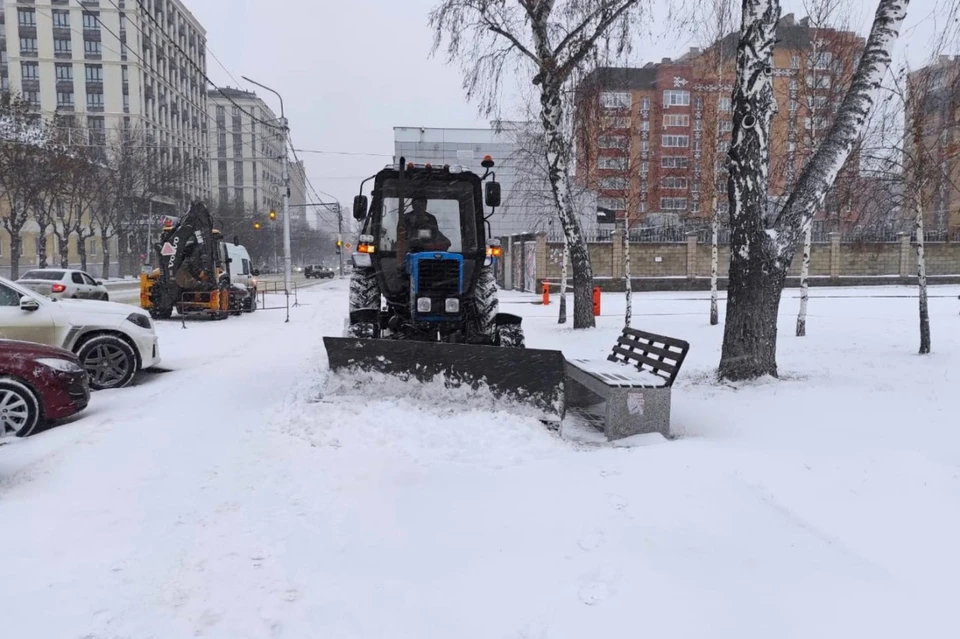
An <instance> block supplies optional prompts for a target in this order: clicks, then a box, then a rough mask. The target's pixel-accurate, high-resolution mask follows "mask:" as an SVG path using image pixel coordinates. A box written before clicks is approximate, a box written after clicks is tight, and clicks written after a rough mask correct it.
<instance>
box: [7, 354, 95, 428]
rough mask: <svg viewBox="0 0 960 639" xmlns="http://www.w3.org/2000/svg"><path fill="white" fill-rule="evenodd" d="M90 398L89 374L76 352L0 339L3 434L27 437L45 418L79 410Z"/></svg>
mask: <svg viewBox="0 0 960 639" xmlns="http://www.w3.org/2000/svg"><path fill="white" fill-rule="evenodd" d="M89 401H90V381H89V377H88V376H87V373H86V371H84V370H83V367H82V366H80V360H79V359H77V356H76V355H74V354H73V353H71V352H70V351H67V350H64V349H62V348H57V347H55V346H46V345H44V344H35V343H33V342H21V341H16V340H8V339H0V437H4V436H8V435H17V436H18V437H26V436H27V435H29V434H30V433H32V432H33V431H34V430H35V429H36V428H37V426H38V425H40V424H42V423H44V422H51V421H55V420H58V419H64V418H65V417H70V416H71V415H74V414H76V413H79V412H80V411H82V410H83V409H84V408H86V407H87V403H88V402H89Z"/></svg>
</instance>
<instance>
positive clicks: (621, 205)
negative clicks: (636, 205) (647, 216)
mask: <svg viewBox="0 0 960 639" xmlns="http://www.w3.org/2000/svg"><path fill="white" fill-rule="evenodd" d="M597 207H603V208H605V209H612V210H614V211H624V210H626V208H627V200H626V199H624V198H622V197H598V198H597Z"/></svg>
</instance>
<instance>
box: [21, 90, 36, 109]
mask: <svg viewBox="0 0 960 639" xmlns="http://www.w3.org/2000/svg"><path fill="white" fill-rule="evenodd" d="M23 101H24V102H26V103H27V104H29V105H30V106H40V92H39V91H24V92H23Z"/></svg>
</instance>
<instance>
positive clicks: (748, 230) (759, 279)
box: [719, 0, 908, 380]
mask: <svg viewBox="0 0 960 639" xmlns="http://www.w3.org/2000/svg"><path fill="white" fill-rule="evenodd" d="M907 4H908V2H907V0H880V2H879V6H878V8H877V12H876V14H875V16H874V20H873V25H872V27H871V31H870V36H869V38H868V39H867V44H866V48H865V50H864V53H863V55H862V56H861V58H860V62H859V64H858V66H857V70H856V72H855V74H854V77H853V81H852V83H851V87H850V90H849V91H848V92H847V94H846V95H845V96H844V99H843V102H842V103H841V105H840V106H839V108H838V110H837V114H836V118H835V120H834V122H833V124H832V126H831V127H830V129H829V131H828V132H827V134H826V135H825V136H824V140H823V143H822V144H821V145H820V147H819V148H818V149H817V151H816V152H815V153H814V154H813V156H812V158H811V159H810V161H809V162H808V163H807V165H806V166H805V167H804V169H803V171H802V172H801V174H800V176H799V179H798V180H797V183H796V186H795V187H794V188H793V189H792V191H791V192H790V194H789V196H788V197H787V198H786V201H785V203H784V204H783V206H782V207H780V209H779V210H778V211H777V212H776V215H774V216H771V222H770V223H769V224H768V223H767V221H766V217H767V213H768V205H769V200H768V186H769V167H770V143H769V142H770V120H771V118H772V116H773V115H774V113H775V112H776V109H777V104H776V101H775V99H774V95H773V85H772V75H773V48H774V44H775V42H776V28H777V23H778V21H779V19H780V2H779V0H744V2H743V17H742V25H741V29H740V40H739V43H738V47H737V81H736V85H735V87H734V94H733V109H734V112H733V142H732V145H731V147H730V163H729V166H730V176H729V179H728V199H729V204H730V227H731V239H730V279H729V286H728V291H727V313H726V324H725V327H724V339H723V347H722V352H721V358H720V367H719V373H720V376H721V377H722V378H724V379H729V380H741V379H753V378H757V377H762V376H765V375H771V376H774V377H776V376H777V358H776V349H777V314H778V311H779V308H780V298H781V294H782V292H783V285H784V282H785V280H786V274H787V268H788V267H789V265H790V263H791V261H792V260H793V256H794V254H795V252H796V249H797V245H798V243H799V240H800V239H801V235H802V233H803V229H804V227H805V226H806V225H807V224H808V223H809V221H810V220H811V219H812V218H813V216H814V214H815V213H816V211H817V209H819V208H820V207H821V206H822V205H823V201H824V198H825V197H826V194H827V190H828V189H829V188H830V186H831V185H832V184H833V183H834V180H835V179H836V177H837V174H838V173H839V172H840V169H841V168H842V167H843V165H844V164H845V163H846V161H847V158H848V157H849V155H850V152H851V150H852V149H853V147H854V144H855V142H856V141H857V139H858V138H859V137H860V135H861V133H862V131H863V129H864V126H865V123H866V120H867V116H868V115H869V113H870V111H871V109H872V107H873V104H874V92H875V91H876V89H877V88H878V87H879V85H880V81H881V78H882V77H883V76H884V74H885V73H886V71H887V69H888V67H889V65H890V59H891V52H892V49H893V45H894V43H895V42H896V39H897V37H898V35H899V30H900V26H901V24H902V22H903V19H904V18H905V16H906V12H907Z"/></svg>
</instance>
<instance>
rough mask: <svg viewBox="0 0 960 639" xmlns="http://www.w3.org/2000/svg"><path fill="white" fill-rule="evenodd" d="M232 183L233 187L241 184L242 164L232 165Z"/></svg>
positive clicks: (235, 163)
mask: <svg viewBox="0 0 960 639" xmlns="http://www.w3.org/2000/svg"><path fill="white" fill-rule="evenodd" d="M233 183H234V184H235V185H240V184H243V162H234V163H233Z"/></svg>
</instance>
